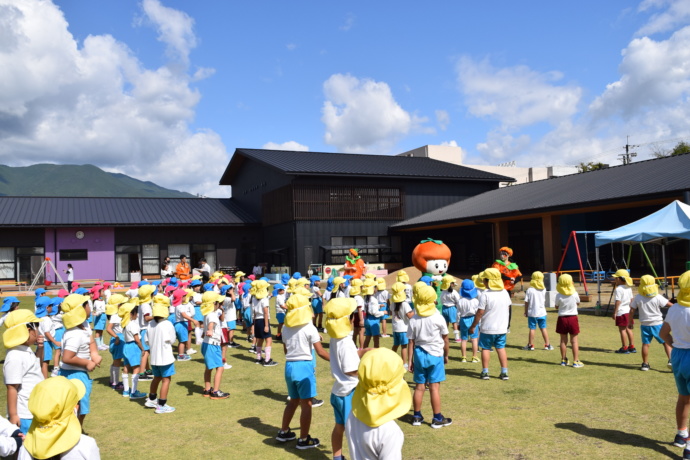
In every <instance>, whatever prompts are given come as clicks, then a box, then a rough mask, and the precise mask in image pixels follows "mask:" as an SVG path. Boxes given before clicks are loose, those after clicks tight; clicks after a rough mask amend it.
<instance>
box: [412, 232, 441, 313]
mask: <svg viewBox="0 0 690 460" xmlns="http://www.w3.org/2000/svg"><path fill="white" fill-rule="evenodd" d="M412 264H413V265H414V266H415V268H417V270H419V271H421V272H422V276H431V278H432V279H433V280H434V281H433V282H432V286H433V287H434V288H435V289H436V308H437V309H438V311H439V312H440V311H441V310H442V309H443V304H442V303H441V278H443V275H444V274H445V273H446V272H447V271H448V265H450V248H449V247H448V246H446V245H445V244H443V241H441V240H434V239H431V238H427V239H426V240H422V241H420V243H419V244H418V245H417V246H416V247H415V248H414V250H413V251H412Z"/></svg>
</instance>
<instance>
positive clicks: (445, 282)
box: [441, 275, 456, 291]
mask: <svg viewBox="0 0 690 460" xmlns="http://www.w3.org/2000/svg"><path fill="white" fill-rule="evenodd" d="M453 283H456V281H455V278H453V277H452V276H450V275H443V278H441V290H442V291H447V290H448V289H449V288H450V285H451V284H453Z"/></svg>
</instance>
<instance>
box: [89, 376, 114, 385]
mask: <svg viewBox="0 0 690 460" xmlns="http://www.w3.org/2000/svg"><path fill="white" fill-rule="evenodd" d="M93 382H94V383H97V384H99V385H103V386H106V387H110V376H109V375H104V376H103V377H98V378H97V379H93Z"/></svg>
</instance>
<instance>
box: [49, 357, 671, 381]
mask: <svg viewBox="0 0 690 460" xmlns="http://www.w3.org/2000/svg"><path fill="white" fill-rule="evenodd" d="M669 362H670V361H669ZM58 372H60V370H59V369H58V368H57V367H54V368H53V371H52V372H51V373H50V376H51V377H57V376H58Z"/></svg>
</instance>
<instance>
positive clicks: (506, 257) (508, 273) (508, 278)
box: [491, 246, 522, 331]
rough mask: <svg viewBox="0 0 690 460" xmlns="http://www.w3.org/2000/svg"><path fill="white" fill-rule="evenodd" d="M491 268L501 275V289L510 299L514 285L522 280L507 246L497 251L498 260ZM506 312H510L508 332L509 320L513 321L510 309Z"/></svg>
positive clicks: (510, 250)
mask: <svg viewBox="0 0 690 460" xmlns="http://www.w3.org/2000/svg"><path fill="white" fill-rule="evenodd" d="M491 268H495V269H497V270H498V271H499V272H500V273H501V279H502V280H503V288H504V289H505V290H506V291H508V295H510V298H511V299H512V298H513V289H514V288H515V283H517V282H518V281H520V279H521V278H522V273H521V272H520V270H519V269H518V265H517V264H516V263H515V261H513V250H512V249H510V248H509V247H508V246H503V247H502V248H501V249H499V250H498V259H496V260H495V261H494V263H493V264H492V265H491ZM508 311H509V312H510V313H509V315H508V330H509V331H510V320H511V319H513V309H512V307H511V308H510V309H509V310H508Z"/></svg>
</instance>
